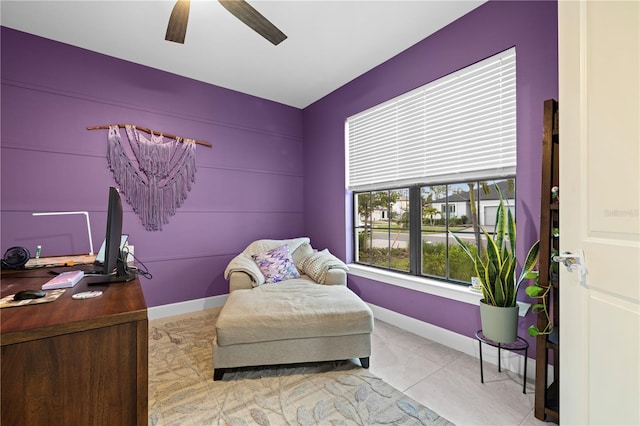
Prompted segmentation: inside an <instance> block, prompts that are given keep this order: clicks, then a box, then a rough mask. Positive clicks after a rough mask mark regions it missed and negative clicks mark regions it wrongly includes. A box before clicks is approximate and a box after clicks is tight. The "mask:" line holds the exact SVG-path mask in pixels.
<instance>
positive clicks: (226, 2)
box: [218, 0, 287, 46]
mask: <svg viewBox="0 0 640 426" xmlns="http://www.w3.org/2000/svg"><path fill="white" fill-rule="evenodd" d="M218 1H219V2H220V4H222V5H223V6H224V7H225V9H227V10H228V11H229V12H231V13H232V14H233V16H235V17H236V18H238V19H239V20H241V21H242V22H244V23H245V24H247V25H248V26H249V27H251V29H253V30H254V31H255V32H257V33H258V34H260V35H261V36H262V37H264V38H266V39H267V40H269V41H270V42H271V43H273V44H274V45H276V46H277V45H278V44H280V42H282V41H283V40H285V39H286V38H287V36H286V35H284V33H283V32H282V31H280V30H279V29H278V28H277V27H276V26H275V25H273V24H272V23H271V22H270V21H269V20H268V19H267V18H265V17H264V16H262V14H261V13H260V12H258V11H257V10H255V9H254V8H253V7H252V6H251V5H250V4H249V3H247V2H246V1H244V0H218Z"/></svg>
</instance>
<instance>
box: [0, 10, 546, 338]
mask: <svg viewBox="0 0 640 426" xmlns="http://www.w3.org/2000/svg"><path fill="white" fill-rule="evenodd" d="M556 8H557V4H556V2H555V1H552V2H520V1H518V2H503V1H492V2H489V3H487V4H485V5H483V6H481V7H479V8H478V9H476V10H474V11H473V12H471V13H469V14H468V15H466V16H464V17H462V18H461V19H459V20H458V21H456V22H454V23H453V24H451V25H449V26H447V27H446V28H444V29H442V30H441V31H439V32H438V33H436V34H434V35H433V36H431V37H429V38H427V39H425V40H423V41H422V42H420V43H418V44H416V45H415V46H413V47H411V48H409V49H407V50H406V51H405V52H403V53H402V54H400V55H398V56H397V57H395V58H393V59H391V60H389V61H387V62H386V63H384V64H382V65H380V66H378V67H376V68H375V69H373V70H371V71H370V72H368V73H366V74H365V75H363V76H361V77H359V78H357V79H355V80H353V81H352V82H350V83H349V84H347V85H345V86H343V87H342V88H340V89H338V90H336V91H335V92H334V93H332V94H330V95H328V96H326V97H325V98H323V99H322V100H320V101H318V102H316V103H314V104H313V105H311V106H309V107H308V108H306V109H305V110H304V111H300V110H298V109H295V108H291V107H287V106H284V105H281V104H277V103H273V102H270V101H266V100H262V99H259V98H255V97H251V96H248V95H244V94H240V93H237V92H233V91H230V90H226V89H222V88H220V87H216V86H212V85H208V84H204V83H200V82H197V81H194V80H190V79H186V78H183V77H179V76H176V75H172V74H169V73H165V72H162V71H158V70H154V69H151V68H148V67H144V66H141V65H136V64H133V63H130V62H126V61H121V60H118V59H114V58H111V57H107V56H104V55H100V54H97V53H93V52H89V51H86V50H83V49H79V48H75V47H70V46H67V45H64V44H60V43H56V42H52V41H49V40H45V39H42V38H39V37H35V36H31V35H28V34H24V33H21V32H18V31H14V30H10V29H7V28H2V34H1V36H2V69H1V71H2V105H1V106H2V111H1V113H2V116H1V118H2V131H1V141H0V148H1V155H2V159H1V161H2V164H1V165H2V167H1V177H2V196H1V203H2V206H1V208H2V210H1V216H0V219H1V226H2V229H1V231H2V232H1V243H2V250H3V251H4V250H6V249H7V248H8V247H10V246H13V245H21V246H25V247H27V248H29V249H31V250H35V246H36V245H37V244H42V245H43V255H57V254H68V253H79V252H84V251H87V250H88V243H87V242H86V241H85V240H86V236H85V234H84V231H83V224H82V222H81V219H77V218H76V219H75V220H74V219H68V218H56V219H52V218H34V217H32V216H31V212H35V211H54V210H89V211H90V213H91V220H92V227H93V238H94V244H95V245H96V246H99V244H100V242H101V240H102V238H103V236H102V235H103V232H104V231H103V229H104V226H105V220H106V212H105V209H106V201H107V187H108V186H110V185H114V181H113V177H112V176H111V173H110V171H109V170H108V169H107V165H106V161H105V149H106V131H104V130H101V131H87V130H85V128H86V127H87V126H91V125H99V124H112V123H132V124H138V125H140V126H145V127H149V128H152V129H158V130H164V131H166V132H169V133H173V134H177V135H181V136H185V137H192V138H196V139H200V140H204V141H208V142H212V143H213V144H214V147H213V148H212V149H209V148H205V147H198V150H197V165H198V173H197V178H196V179H197V180H196V183H195V185H194V187H193V189H192V191H191V193H190V194H189V198H188V199H187V200H186V202H185V204H184V205H183V207H182V208H181V209H180V210H179V211H178V213H177V215H176V216H174V217H172V218H171V220H170V223H169V224H168V225H166V226H165V228H164V230H163V231H162V232H147V231H145V230H144V229H143V228H142V227H141V225H140V220H139V219H138V217H137V216H136V215H135V214H134V213H133V212H132V211H131V208H130V206H129V205H128V204H126V203H125V218H124V228H125V231H126V232H127V233H129V234H130V239H131V241H132V242H133V243H134V244H135V247H136V255H137V256H138V257H139V258H140V259H141V260H142V261H143V262H145V264H147V266H148V267H149V268H150V269H151V272H152V273H153V274H154V278H153V280H151V281H147V280H145V279H144V278H143V279H142V284H143V287H144V290H145V296H146V299H147V303H148V305H149V306H158V305H163V304H168V303H174V302H180V301H185V300H191V299H197V298H201V297H207V296H213V295H219V294H224V293H227V292H228V283H227V282H226V280H224V278H223V272H224V268H225V266H226V264H227V263H228V261H229V260H230V259H231V258H232V257H233V256H234V255H235V254H236V253H237V252H239V251H240V250H242V249H243V248H244V247H245V246H246V245H247V244H248V243H249V242H250V241H252V240H254V239H257V238H288V237H296V236H300V235H308V236H310V237H311V239H312V242H313V245H314V246H315V247H318V248H324V247H328V248H329V249H330V250H331V251H332V252H333V253H335V254H336V255H338V256H339V257H341V258H343V259H347V260H351V231H350V227H351V223H350V221H351V213H350V212H349V211H347V210H348V207H349V205H350V194H349V193H348V191H346V189H345V179H344V122H345V120H346V118H347V117H348V116H350V115H352V114H354V113H357V112H359V111H362V110H364V109H366V108H369V107H371V106H373V105H375V104H378V103H380V102H384V101H386V100H388V99H389V98H392V97H394V96H397V95H399V94H401V93H404V92H406V91H409V90H411V89H414V88H416V87H418V86H420V85H423V84H425V83H427V82H429V81H432V80H434V79H436V78H438V77H441V76H443V75H446V74H448V73H451V72H453V71H456V70H458V69H460V68H463V67H465V66H467V65H469V64H471V63H474V62H476V61H478V60H481V59H483V58H486V57H488V56H491V55H493V54H495V53H497V52H500V51H502V50H505V49H507V48H509V47H511V46H514V45H515V46H516V49H517V65H518V71H517V72H518V74H517V79H518V147H519V152H518V172H517V173H518V183H517V185H518V187H517V191H518V204H517V208H516V211H517V214H518V216H517V223H518V232H519V245H518V250H519V254H520V256H523V255H524V254H523V252H524V251H525V249H526V248H525V245H527V246H528V245H529V244H530V243H531V242H532V241H533V240H535V238H536V235H537V229H538V223H539V209H540V201H539V200H540V161H541V160H540V157H541V155H540V149H541V135H542V103H543V101H544V100H545V99H548V98H556V99H557V96H558V72H557V70H558V65H557V12H556ZM336 66H338V65H336ZM303 140H304V151H303V146H302V145H303ZM303 194H304V195H303ZM54 220H55V222H54ZM96 250H97V247H96ZM349 286H350V287H351V288H353V289H354V290H355V291H356V292H357V293H358V294H360V295H361V297H363V298H364V299H365V300H366V301H368V302H371V303H373V304H376V305H378V306H381V307H384V308H387V309H391V310H394V311H397V312H400V313H402V314H404V315H408V316H411V317H414V318H417V319H420V320H423V321H426V322H429V323H432V324H435V325H438V326H441V327H444V328H446V329H449V330H452V331H455V332H458V333H461V334H464V335H468V336H471V335H473V332H474V331H475V330H476V329H477V328H478V325H479V315H478V308H477V307H474V306H472V305H468V304H465V303H459V302H455V301H451V300H448V299H444V298H440V297H436V296H429V295H426V294H423V293H421V292H416V291H412V290H407V289H402V288H398V287H395V286H390V285H387V284H384V283H380V282H377V281H372V280H367V279H364V278H359V277H354V276H350V278H349ZM532 321H533V320H532V317H531V316H529V317H528V318H527V320H526V321H522V322H521V334H526V332H524V329H526V328H527V327H528V325H529V324H531V323H532ZM525 322H526V324H525Z"/></svg>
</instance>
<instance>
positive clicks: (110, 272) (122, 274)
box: [86, 186, 135, 284]
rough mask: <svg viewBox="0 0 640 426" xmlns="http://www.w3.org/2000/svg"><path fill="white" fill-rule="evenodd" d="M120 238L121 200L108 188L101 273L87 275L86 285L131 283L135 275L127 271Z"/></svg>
mask: <svg viewBox="0 0 640 426" xmlns="http://www.w3.org/2000/svg"><path fill="white" fill-rule="evenodd" d="M121 236H122V200H121V199H120V194H119V193H118V190H117V189H116V188H114V187H113V186H112V187H110V188H109V207H108V210H107V231H106V234H105V251H104V264H103V267H102V273H98V274H91V275H87V277H86V280H87V283H88V284H103V283H118V282H126V281H131V280H132V279H133V278H135V275H134V274H132V273H131V272H129V271H128V270H127V267H126V261H127V259H126V257H125V256H126V254H124V253H122V251H121V250H120V239H121Z"/></svg>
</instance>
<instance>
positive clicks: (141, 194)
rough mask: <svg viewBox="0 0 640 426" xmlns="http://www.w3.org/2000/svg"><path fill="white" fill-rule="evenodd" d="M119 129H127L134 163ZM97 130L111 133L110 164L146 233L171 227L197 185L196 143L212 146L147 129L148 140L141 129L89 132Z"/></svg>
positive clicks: (113, 127) (112, 126)
mask: <svg viewBox="0 0 640 426" xmlns="http://www.w3.org/2000/svg"><path fill="white" fill-rule="evenodd" d="M120 127H124V128H125V131H126V132H125V133H126V135H127V139H128V142H129V147H130V152H131V153H132V154H133V157H135V161H134V159H132V158H130V156H129V155H128V153H127V152H128V151H129V150H128V149H126V146H125V144H124V143H123V141H122V139H121V137H120ZM96 128H108V129H109V134H108V137H107V140H108V145H107V163H108V164H109V168H110V169H111V171H112V172H113V177H114V179H115V181H116V182H117V184H118V186H119V187H120V190H121V192H122V193H123V194H124V195H125V198H126V200H127V202H128V203H129V204H130V205H131V207H132V208H133V211H134V212H136V214H137V215H138V216H139V217H140V220H141V221H142V225H143V226H144V228H145V229H146V230H148V231H160V230H162V225H166V224H167V223H169V217H171V216H173V215H174V214H175V213H176V210H177V209H178V208H179V207H180V206H182V203H183V202H184V200H186V198H187V194H188V192H189V191H190V190H191V184H192V183H193V182H195V176H196V143H199V144H204V145H207V146H211V145H210V144H207V143H206V142H200V141H195V140H193V139H184V138H181V137H178V136H173V135H166V134H165V135H163V134H162V133H158V134H154V132H153V131H151V130H149V129H144V131H145V132H147V133H149V134H150V135H151V138H150V139H149V138H147V137H146V136H144V135H143V134H141V132H140V130H142V128H140V129H138V128H136V126H131V125H111V126H95V127H89V128H88V129H89V130H94V129H96ZM155 133H157V132H155ZM165 138H168V140H167V141H165Z"/></svg>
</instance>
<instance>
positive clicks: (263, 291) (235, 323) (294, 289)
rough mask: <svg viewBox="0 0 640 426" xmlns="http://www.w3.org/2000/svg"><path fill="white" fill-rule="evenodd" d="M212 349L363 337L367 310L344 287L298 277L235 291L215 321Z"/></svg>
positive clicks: (369, 320)
mask: <svg viewBox="0 0 640 426" xmlns="http://www.w3.org/2000/svg"><path fill="white" fill-rule="evenodd" d="M216 331H217V344H218V345H219V346H228V345H235V344H243V343H256V342H268V341H276V340H285V339H304V338H313V337H324V336H347V335H353V334H368V333H371V332H372V331H373V315H372V312H371V309H370V308H369V307H368V306H367V305H366V304H365V303H364V302H363V301H362V300H361V299H360V298H359V297H358V296H357V295H356V294H355V293H353V292H352V291H351V290H349V289H348V288H347V287H346V286H326V285H317V284H315V283H314V282H313V281H311V280H310V279H308V278H304V277H303V278H298V279H292V280H287V281H284V282H280V283H275V284H269V285H264V286H260V287H256V288H253V289H251V290H236V291H234V292H232V293H231V294H230V295H229V298H228V299H227V302H226V303H225V307H224V308H223V309H222V311H221V312H220V316H219V317H218V321H217V322H216Z"/></svg>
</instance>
